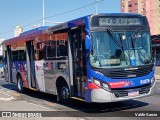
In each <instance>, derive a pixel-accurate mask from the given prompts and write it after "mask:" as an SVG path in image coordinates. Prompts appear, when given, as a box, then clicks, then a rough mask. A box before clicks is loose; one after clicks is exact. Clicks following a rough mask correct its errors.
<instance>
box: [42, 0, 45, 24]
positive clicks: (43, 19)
mask: <svg viewBox="0 0 160 120" xmlns="http://www.w3.org/2000/svg"><path fill="white" fill-rule="evenodd" d="M44 19H45V18H44V0H42V22H43V26H44V23H45V20H44Z"/></svg>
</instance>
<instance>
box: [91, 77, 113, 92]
mask: <svg viewBox="0 0 160 120" xmlns="http://www.w3.org/2000/svg"><path fill="white" fill-rule="evenodd" d="M92 79H93V81H94V83H95V84H96V85H97V86H98V87H100V88H103V89H104V90H107V91H110V88H109V85H108V84H107V83H104V82H101V81H100V80H97V79H94V78H92Z"/></svg>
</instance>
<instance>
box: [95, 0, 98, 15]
mask: <svg viewBox="0 0 160 120" xmlns="http://www.w3.org/2000/svg"><path fill="white" fill-rule="evenodd" d="M97 3H98V0H95V4H96V14H98V8H97Z"/></svg>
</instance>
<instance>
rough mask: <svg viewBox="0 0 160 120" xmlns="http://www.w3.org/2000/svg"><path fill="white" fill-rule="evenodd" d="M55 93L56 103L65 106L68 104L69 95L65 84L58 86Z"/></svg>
mask: <svg viewBox="0 0 160 120" xmlns="http://www.w3.org/2000/svg"><path fill="white" fill-rule="evenodd" d="M57 92H58V96H57V97H58V101H59V102H60V103H64V104H66V103H69V102H70V93H69V88H68V85H67V84H61V85H60V86H58V89H57Z"/></svg>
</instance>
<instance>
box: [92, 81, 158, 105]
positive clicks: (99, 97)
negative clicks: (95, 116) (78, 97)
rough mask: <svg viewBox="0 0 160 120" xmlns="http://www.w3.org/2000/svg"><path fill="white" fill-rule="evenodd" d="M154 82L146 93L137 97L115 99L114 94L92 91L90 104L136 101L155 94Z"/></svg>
mask: <svg viewBox="0 0 160 120" xmlns="http://www.w3.org/2000/svg"><path fill="white" fill-rule="evenodd" d="M155 85H156V81H155V82H154V84H153V85H152V87H150V88H149V89H150V90H149V92H148V93H144V94H139V95H137V96H132V97H129V96H124V97H116V96H115V94H114V93H112V92H109V91H106V90H104V89H93V90H92V91H91V102H97V103H106V102H118V101H125V100H130V99H136V98H140V97H146V96H149V95H154V94H155V92H156V86H155Z"/></svg>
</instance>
